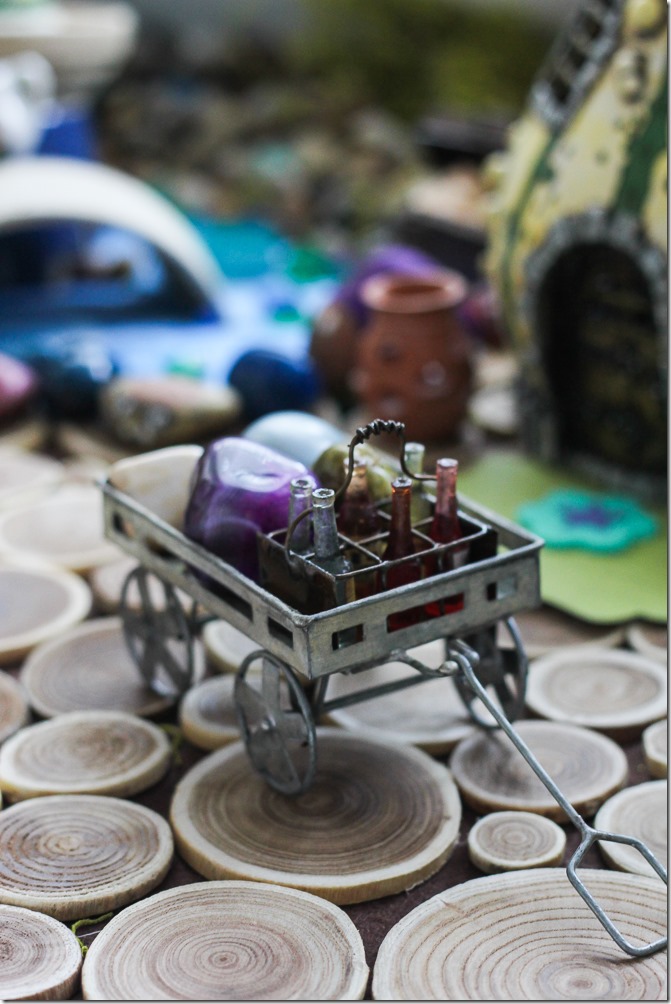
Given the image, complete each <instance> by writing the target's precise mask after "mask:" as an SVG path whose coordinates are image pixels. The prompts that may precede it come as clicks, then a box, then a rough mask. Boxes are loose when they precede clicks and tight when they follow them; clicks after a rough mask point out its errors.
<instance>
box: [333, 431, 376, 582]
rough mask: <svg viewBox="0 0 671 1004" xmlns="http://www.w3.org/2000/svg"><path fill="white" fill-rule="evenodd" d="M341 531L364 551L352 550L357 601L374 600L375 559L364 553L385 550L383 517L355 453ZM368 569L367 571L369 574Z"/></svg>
mask: <svg viewBox="0 0 671 1004" xmlns="http://www.w3.org/2000/svg"><path fill="white" fill-rule="evenodd" d="M343 467H344V475H345V477H347V472H348V471H349V457H348V458H347V460H345V462H344V464H343ZM337 523H338V530H339V531H340V533H342V534H343V536H345V537H349V539H350V540H352V541H354V542H355V543H361V547H362V548H365V551H364V550H358V549H356V548H352V549H351V561H352V568H353V569H354V570H355V571H356V572H357V573H358V574H357V575H356V578H355V592H356V598H357V599H358V600H360V599H362V598H363V597H364V596H371V595H372V594H373V593H374V592H375V589H376V567H375V565H374V562H375V558H374V557H369V556H368V555H367V554H366V553H365V552H366V551H368V552H370V553H371V554H372V555H377V556H379V555H380V554H381V552H382V548H383V546H384V542H383V537H382V535H381V534H380V513H379V512H378V509H377V506H376V505H375V503H374V501H373V499H372V497H371V493H370V489H369V487H368V462H367V461H366V460H363V459H361V458H360V457H358V456H357V453H356V451H355V454H354V464H353V467H352V478H351V481H350V483H349V484H348V486H347V490H346V492H345V495H344V496H343V500H342V502H341V503H340V508H339V510H338V515H337ZM366 569H367V570H366Z"/></svg>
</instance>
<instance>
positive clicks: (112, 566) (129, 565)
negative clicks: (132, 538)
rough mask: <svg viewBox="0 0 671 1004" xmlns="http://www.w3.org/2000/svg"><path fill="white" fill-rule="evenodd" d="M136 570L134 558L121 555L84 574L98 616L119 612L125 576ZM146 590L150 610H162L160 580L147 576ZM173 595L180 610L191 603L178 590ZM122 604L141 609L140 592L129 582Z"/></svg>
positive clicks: (163, 600) (163, 596) (163, 598)
mask: <svg viewBox="0 0 671 1004" xmlns="http://www.w3.org/2000/svg"><path fill="white" fill-rule="evenodd" d="M137 567H138V562H137V561H136V560H135V558H131V557H129V556H127V555H123V556H122V557H120V558H117V560H116V561H110V562H108V563H107V564H104V565H99V566H98V567H97V568H93V569H91V571H90V572H89V574H88V580H89V584H90V586H91V590H92V592H93V596H94V599H95V602H96V606H97V608H98V609H99V610H100V611H101V612H102V613H105V614H116V613H117V612H118V611H119V606H120V603H121V593H122V591H123V587H124V583H125V581H126V579H127V577H128V575H129V573H130V572H132V571H133V570H134V569H135V568H137ZM147 588H148V590H149V599H150V602H151V605H152V606H153V608H154V609H155V610H163V608H164V607H165V590H164V589H163V587H162V585H161V583H160V580H159V579H158V578H156V577H155V576H150V577H149V578H148V580H147ZM176 592H177V596H178V598H179V599H180V601H182V602H183V605H184V608H185V609H188V608H189V606H190V604H191V599H190V597H188V596H187V595H186V593H184V592H182V590H180V589H178V590H176ZM126 603H127V605H128V607H129V608H130V609H131V610H140V609H141V606H142V600H141V597H140V591H139V589H138V588H137V583H135V582H133V583H132V585H131V586H130V588H129V590H128V592H127V593H126Z"/></svg>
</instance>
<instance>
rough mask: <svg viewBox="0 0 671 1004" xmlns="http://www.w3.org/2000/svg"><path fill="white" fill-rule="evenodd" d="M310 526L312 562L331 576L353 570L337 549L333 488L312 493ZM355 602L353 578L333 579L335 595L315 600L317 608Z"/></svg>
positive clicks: (338, 547)
mask: <svg viewBox="0 0 671 1004" xmlns="http://www.w3.org/2000/svg"><path fill="white" fill-rule="evenodd" d="M312 527H313V533H314V544H313V547H314V555H313V557H312V559H311V560H312V561H313V562H314V563H315V564H316V565H319V567H320V568H323V569H324V571H325V572H329V573H330V574H331V575H334V576H341V575H344V574H346V573H347V572H351V571H352V565H351V562H350V561H349V560H348V559H347V557H346V556H345V555H344V554H343V553H342V552H341V550H340V541H339V539H338V528H337V525H336V513H335V492H334V490H333V489H332V488H315V490H314V491H313V493H312ZM354 599H355V594H354V579H353V577H351V576H350V577H349V578H347V579H336V581H335V595H334V596H333V597H331V599H330V602H329V597H328V596H326V595H324V596H322V597H320V599H318V600H317V604H318V609H322V610H325V609H328V607H329V606H333V605H334V603H335V605H336V606H339V605H340V604H342V603H351V602H352V601H353V600H354Z"/></svg>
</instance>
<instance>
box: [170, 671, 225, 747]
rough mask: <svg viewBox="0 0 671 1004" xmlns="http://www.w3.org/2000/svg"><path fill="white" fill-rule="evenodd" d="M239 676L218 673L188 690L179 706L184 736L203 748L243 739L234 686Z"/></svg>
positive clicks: (180, 722)
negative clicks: (234, 697) (236, 709)
mask: <svg viewBox="0 0 671 1004" xmlns="http://www.w3.org/2000/svg"><path fill="white" fill-rule="evenodd" d="M234 686H235V676H233V674H227V675H226V676H215V677H212V678H211V679H209V680H204V681H203V683H199V684H198V685H197V686H195V687H191V689H190V690H187V692H186V694H185V695H184V697H183V698H182V700H181V703H180V706H179V724H180V727H181V729H182V733H183V734H184V738H185V739H187V740H188V741H189V742H191V743H193V745H194V746H198V748H199V749H203V750H217V749H220V748H221V747H222V746H226V745H227V744H228V743H232V742H235V740H237V739H239V738H240V728H239V726H238V718H237V715H236V712H235V703H234V700H233V688H234Z"/></svg>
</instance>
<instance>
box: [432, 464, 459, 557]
mask: <svg viewBox="0 0 671 1004" xmlns="http://www.w3.org/2000/svg"><path fill="white" fill-rule="evenodd" d="M458 471H459V464H458V462H457V461H456V460H453V459H451V458H450V457H442V458H441V459H440V460H437V461H436V506H435V510H434V515H433V520H432V522H431V527H430V529H429V537H431V540H433V541H435V542H436V544H449V543H451V542H452V541H453V540H458V539H459V537H461V526H460V525H459V512H458V506H457V474H458Z"/></svg>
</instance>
